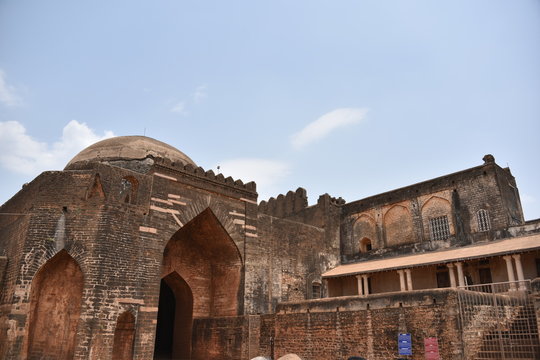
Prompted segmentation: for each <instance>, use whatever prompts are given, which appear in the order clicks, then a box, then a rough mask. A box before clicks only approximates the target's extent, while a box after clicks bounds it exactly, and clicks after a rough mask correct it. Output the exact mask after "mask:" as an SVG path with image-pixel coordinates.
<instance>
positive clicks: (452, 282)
mask: <svg viewBox="0 0 540 360" xmlns="http://www.w3.org/2000/svg"><path fill="white" fill-rule="evenodd" d="M446 266H447V267H448V277H449V278H450V287H451V288H455V287H456V274H454V264H452V263H449V264H446Z"/></svg>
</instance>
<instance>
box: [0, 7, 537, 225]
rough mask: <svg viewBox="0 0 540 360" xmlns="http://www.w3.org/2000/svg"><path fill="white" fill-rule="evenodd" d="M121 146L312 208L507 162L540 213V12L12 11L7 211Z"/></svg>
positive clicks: (8, 24) (1, 61)
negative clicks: (166, 147) (158, 149)
mask: <svg viewBox="0 0 540 360" xmlns="http://www.w3.org/2000/svg"><path fill="white" fill-rule="evenodd" d="M121 135H146V136H149V137H152V138H155V139H158V140H160V141H163V142H166V143H168V144H170V145H172V146H174V147H176V148H178V149H179V150H181V151H182V152H184V153H186V154H187V155H188V156H189V157H191V158H192V159H193V160H194V161H195V162H196V163H197V164H198V165H199V166H202V167H203V168H205V169H206V170H208V169H213V170H214V171H216V170H217V167H218V166H219V167H220V170H219V171H220V172H221V173H223V174H224V175H225V176H232V177H234V178H240V179H242V180H243V181H244V182H247V181H251V180H255V181H256V182H257V190H258V193H259V200H265V199H268V198H269V197H270V196H277V195H278V194H280V193H286V192H287V191H289V190H296V189H297V188H298V187H303V188H305V189H306V190H307V192H308V198H309V203H310V204H313V203H315V202H316V201H317V198H318V197H319V195H321V194H324V193H329V194H330V195H331V196H335V197H339V196H341V197H343V198H344V199H345V200H346V201H349V202H350V201H354V200H358V199H362V198H364V197H368V196H371V195H375V194H378V193H381V192H386V191H390V190H393V189H396V188H400V187H403V186H407V185H411V184H414V183H417V182H420V181H424V180H428V179H431V178H434V177H438V176H442V175H445V174H449V173H453V172H456V171H460V170H463V169H467V168H470V167H474V166H477V165H481V164H482V163H483V162H482V157H483V156H484V155H485V154H493V155H494V156H495V160H496V162H497V163H498V164H499V165H501V166H502V167H506V166H509V167H510V169H511V171H512V174H513V175H514V176H515V177H516V180H517V184H518V188H519V190H520V196H521V201H522V204H523V209H524V212H525V218H526V219H529V220H530V219H536V218H540V186H539V184H540V166H538V155H540V151H539V150H540V141H539V140H538V137H539V135H540V2H539V1H537V0H515V1H508V0H477V1H470V0H452V1H450V0H448V1H432V0H426V1H420V0H408V1H390V0H377V1H375V0H373V1H368V0H362V1H358V0H354V1H342V0H334V1H318V0H310V1H303V0H296V1H291V0H287V1H285V0H273V1H263V0H261V1H235V0H230V1H204V0H201V1H178V0H159V1H134V0H130V1H124V0H115V1H101V0H98V1H67V0H65V1H61V0H51V1H38V0H23V1H20V0H2V1H0V175H1V179H2V180H1V184H2V186H1V187H0V203H3V202H5V201H7V200H8V199H9V198H10V197H11V196H13V195H14V194H15V193H16V192H17V191H19V190H20V189H21V186H22V184H24V183H27V182H30V181H31V180H32V179H33V178H34V177H36V176H37V175H38V174H39V173H41V172H42V171H45V170H61V169H63V167H64V166H65V165H66V164H67V162H68V161H69V160H70V159H71V158H72V157H73V156H74V155H75V154H77V152H79V151H80V150H82V149H83V148H85V147H86V146H88V145H90V144H92V143H94V142H96V141H98V140H101V139H103V138H106V137H111V136H121Z"/></svg>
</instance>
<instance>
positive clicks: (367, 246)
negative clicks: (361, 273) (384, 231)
mask: <svg viewBox="0 0 540 360" xmlns="http://www.w3.org/2000/svg"><path fill="white" fill-rule="evenodd" d="M372 249H373V246H372V244H371V239H369V238H367V237H365V238H363V239H362V240H360V252H361V253H367V252H369V251H371V250H372Z"/></svg>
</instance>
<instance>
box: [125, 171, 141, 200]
mask: <svg viewBox="0 0 540 360" xmlns="http://www.w3.org/2000/svg"><path fill="white" fill-rule="evenodd" d="M138 189H139V182H138V181H137V179H136V178H135V177H133V176H124V177H123V178H122V181H121V183H120V198H121V199H122V201H123V202H125V203H127V204H134V203H135V202H136V196H137V191H138Z"/></svg>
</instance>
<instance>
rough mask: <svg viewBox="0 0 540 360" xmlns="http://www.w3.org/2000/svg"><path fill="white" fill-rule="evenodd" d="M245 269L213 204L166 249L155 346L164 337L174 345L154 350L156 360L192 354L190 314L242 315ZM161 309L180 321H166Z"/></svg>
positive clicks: (203, 315) (195, 317)
mask: <svg viewBox="0 0 540 360" xmlns="http://www.w3.org/2000/svg"><path fill="white" fill-rule="evenodd" d="M242 269H243V264H242V258H241V255H240V252H239V250H238V248H237V246H236V244H235V243H234V241H233V239H232V238H231V237H230V236H229V234H228V233H227V231H226V230H225V229H224V227H223V226H222V225H221V223H220V222H219V220H218V219H217V217H216V216H215V215H214V213H213V212H212V210H211V209H210V208H207V209H206V210H204V211H202V212H201V213H200V214H199V215H197V216H196V217H195V218H194V219H193V220H191V221H190V222H189V223H187V224H186V225H184V226H183V227H182V228H181V229H180V230H178V231H177V232H176V233H175V234H174V235H173V236H172V237H171V239H170V240H169V242H168V243H167V245H166V246H165V249H164V251H163V263H162V275H161V276H162V281H161V284H160V301H159V310H158V323H157V331H156V350H158V349H160V346H162V344H161V342H165V343H167V342H169V341H172V344H174V345H167V346H169V348H170V350H167V351H161V354H162V355H160V356H161V357H157V356H156V355H157V353H156V352H155V358H156V359H157V358H159V359H173V358H189V356H191V355H190V351H191V350H188V349H189V348H190V347H191V325H189V326H188V325H187V324H188V320H186V319H190V320H189V323H190V324H191V321H192V320H196V319H197V318H204V317H222V316H236V315H239V314H241V312H242V307H243V303H242V302H241V300H240V299H243V286H242V281H243V280H242V279H243V277H242ZM188 294H190V295H189V296H188ZM189 297H191V299H192V300H191V303H190V301H189V300H188V298H189ZM166 309H169V310H166ZM159 312H168V313H169V316H168V318H171V317H172V318H174V319H177V320H175V323H174V324H173V325H166V322H167V321H168V320H165V317H160V315H159ZM178 319H184V320H182V321H180V320H178ZM179 324H183V325H179ZM180 328H182V329H183V330H181V331H180V330H179V329H180ZM163 329H165V330H163ZM167 329H168V330H167ZM178 344H183V345H181V346H180V345H178ZM163 354H164V355H163ZM169 354H170V355H169Z"/></svg>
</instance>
